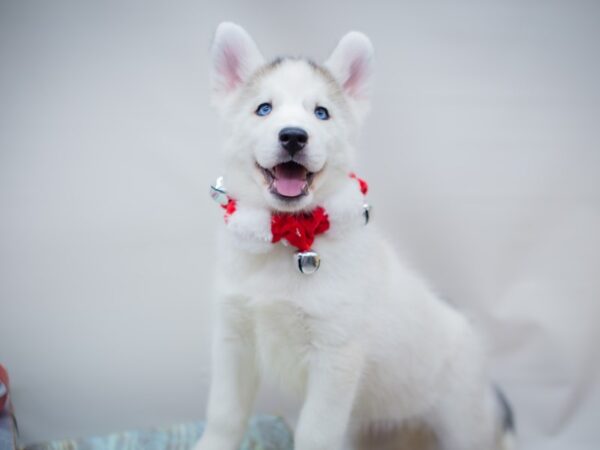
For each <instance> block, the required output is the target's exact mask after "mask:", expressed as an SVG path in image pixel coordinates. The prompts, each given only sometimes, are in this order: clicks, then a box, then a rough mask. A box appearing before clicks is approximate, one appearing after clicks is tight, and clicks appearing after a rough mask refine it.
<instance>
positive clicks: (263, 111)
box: [256, 103, 273, 116]
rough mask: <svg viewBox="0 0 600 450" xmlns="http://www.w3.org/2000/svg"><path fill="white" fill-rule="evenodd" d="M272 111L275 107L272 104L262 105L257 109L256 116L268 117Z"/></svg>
mask: <svg viewBox="0 0 600 450" xmlns="http://www.w3.org/2000/svg"><path fill="white" fill-rule="evenodd" d="M271 111H273V107H272V106H271V104H270V103H261V104H260V105H258V108H256V114H257V115H259V116H267V115H269V113H270V112H271Z"/></svg>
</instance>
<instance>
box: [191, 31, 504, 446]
mask: <svg viewBox="0 0 600 450" xmlns="http://www.w3.org/2000/svg"><path fill="white" fill-rule="evenodd" d="M211 53H212V89H213V93H212V94H213V98H212V99H213V102H214V105H215V106H216V108H217V110H218V111H219V112H220V114H221V116H222V118H223V121H224V127H225V143H224V162H225V163H224V169H225V173H224V180H225V185H226V186H227V196H228V197H227V199H228V200H229V203H228V205H227V206H226V209H227V212H226V219H227V220H226V223H225V224H224V225H223V229H222V232H221V237H220V243H219V245H220V247H219V255H218V257H219V261H218V262H217V265H218V267H219V268H220V269H219V270H217V273H218V275H217V280H216V283H217V287H218V293H219V295H218V299H217V300H218V302H217V320H216V326H215V333H214V341H213V342H214V343H213V355H212V358H213V367H212V381H211V389H210V396H209V403H208V412H207V425H206V430H205V432H204V436H203V437H202V439H201V440H200V441H199V442H198V444H197V445H196V450H237V449H238V446H239V444H240V442H241V439H242V436H243V434H244V430H245V427H246V424H247V419H248V417H249V414H250V413H251V411H252V404H253V400H254V398H255V394H256V390H257V385H258V380H259V374H260V372H261V371H263V372H268V373H269V374H274V375H275V376H276V377H277V378H278V379H279V380H281V382H282V384H283V385H284V386H285V387H287V388H289V389H290V390H293V391H295V392H297V393H299V394H300V395H301V396H302V398H303V406H302V409H301V411H300V415H299V419H298V423H297V427H296V430H295V437H294V441H295V448H296V449H297V450H340V449H368V450H377V449H397V448H400V447H401V442H404V440H405V437H404V436H403V434H402V433H403V432H404V431H405V430H406V429H407V425H411V424H416V423H418V424H420V425H422V426H424V427H426V428H427V429H428V430H431V432H430V434H431V436H433V438H432V442H430V443H428V445H433V447H432V448H440V449H444V450H500V449H502V450H507V449H511V448H514V447H513V443H512V435H513V434H512V431H513V430H512V418H511V415H510V410H509V408H508V404H507V403H506V401H505V400H504V398H503V397H502V395H501V394H500V393H499V391H497V390H496V389H495V388H494V387H493V385H492V383H491V382H490V379H489V376H488V373H487V369H486V362H485V360H486V358H485V354H484V351H483V348H482V347H483V346H482V344H481V342H480V339H479V338H478V336H477V335H476V333H475V331H474V329H473V327H472V326H471V324H470V323H469V322H468V321H467V320H466V319H465V317H464V316H463V315H462V314H461V313H459V312H458V311H457V310H456V309H454V308H452V307H451V306H449V305H448V304H447V303H446V302H444V301H443V300H441V299H440V298H439V297H438V296H437V295H436V294H435V293H434V291H433V290H432V289H431V288H430V287H429V286H428V285H427V283H425V282H424V281H423V280H422V279H421V278H420V277H419V276H418V275H416V274H415V273H413V272H412V271H411V270H409V269H408V268H407V267H405V265H404V264H403V262H402V261H401V260H400V259H399V258H398V256H397V255H396V254H395V253H394V251H393V250H392V248H391V246H390V245H389V244H388V243H387V242H386V241H385V240H384V239H383V238H382V237H381V236H380V235H379V234H378V232H377V230H376V229H375V228H374V227H373V225H369V226H367V227H365V226H364V216H363V202H364V200H363V195H362V193H361V190H360V189H359V186H358V183H357V179H356V177H350V176H348V174H349V173H351V172H353V171H354V170H355V167H354V154H355V150H356V149H355V145H356V138H357V134H358V131H359V128H360V125H361V122H362V120H363V119H364V116H365V113H366V111H367V108H368V98H367V95H368V89H367V87H368V84H369V78H370V72H371V70H370V68H371V62H372V56H373V48H372V46H371V42H370V41H369V39H368V38H367V37H366V36H365V35H364V34H361V33H358V32H351V33H348V34H347V35H345V36H344V37H343V38H342V39H341V41H340V42H339V44H338V45H337V47H336V48H335V49H334V50H333V53H332V54H331V56H330V57H329V58H328V59H327V61H325V63H323V64H316V63H314V62H311V61H308V60H305V59H298V58H279V59H276V60H274V61H271V62H266V61H265V60H264V59H263V57H262V55H261V53H260V52H259V50H258V48H257V46H256V44H255V43H254V41H253V40H252V39H251V38H250V36H249V35H248V34H247V33H246V32H245V31H244V30H243V29H242V28H241V27H239V26H237V25H235V24H232V23H222V24H221V25H219V27H218V29H217V31H216V35H215V37H214V42H213V44H212V51H211ZM378 156H382V155H377V152H374V153H373V157H375V158H377V157H378ZM381 159H382V164H385V158H381ZM317 208H320V209H321V211H322V212H323V213H324V215H325V216H326V217H327V227H325V228H327V229H326V230H325V231H323V230H322V231H323V232H322V233H321V234H318V233H317V234H318V235H317V236H316V237H315V239H314V245H313V247H314V248H315V250H317V251H318V254H319V255H320V258H321V261H322V264H321V267H320V269H319V270H318V271H317V272H315V273H313V274H312V275H307V274H306V273H301V271H299V270H298V265H297V264H296V263H295V261H294V252H295V249H294V248H293V246H291V245H288V246H286V245H282V244H281V243H273V242H274V241H275V240H276V239H275V238H276V237H275V236H274V232H273V227H272V220H273V217H274V215H287V216H294V215H295V216H303V217H312V216H311V214H312V213H313V212H314V211H315V210H316V209H317ZM288 240H289V239H288ZM312 269H314V267H312Z"/></svg>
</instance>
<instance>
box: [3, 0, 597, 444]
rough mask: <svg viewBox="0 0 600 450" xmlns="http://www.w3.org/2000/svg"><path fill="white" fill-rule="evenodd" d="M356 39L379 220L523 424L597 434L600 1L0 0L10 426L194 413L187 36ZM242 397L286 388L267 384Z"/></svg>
mask: <svg viewBox="0 0 600 450" xmlns="http://www.w3.org/2000/svg"><path fill="white" fill-rule="evenodd" d="M225 19H228V20H234V21H236V22H238V23H240V24H242V25H243V26H245V27H246V28H247V29H248V31H249V32H250V33H251V34H252V35H253V36H254V37H255V39H256V40H257V42H258V43H259V45H260V47H261V49H262V50H263V52H264V53H265V54H266V55H267V56H274V55H276V54H278V53H287V54H305V55H310V56H312V57H314V58H315V59H317V60H322V59H324V58H325V57H326V55H327V54H328V52H329V51H330V50H331V49H332V48H333V46H334V45H335V43H336V41H337V39H338V38H339V37H340V36H341V35H342V34H343V33H344V32H346V31H348V30H350V29H359V30H362V31H364V32H366V33H367V34H369V35H370V36H371V38H372V40H373V42H374V45H375V48H376V52H377V54H376V58H377V59H376V81H375V91H374V98H373V114H372V116H371V118H370V120H369V122H368V124H367V127H366V130H365V133H364V139H363V146H362V147H363V148H362V157H361V160H362V165H361V167H360V170H359V173H360V174H361V175H363V176H364V177H365V178H367V179H368V180H369V181H370V184H371V192H372V194H371V195H370V200H371V202H372V203H373V204H374V206H375V215H374V217H375V222H376V223H377V224H378V225H379V226H380V227H382V228H384V229H385V231H386V232H387V234H388V235H389V236H390V238H391V239H392V241H393V243H394V245H395V246H396V247H397V248H398V249H399V250H401V251H403V252H404V254H405V256H406V257H407V258H408V259H410V260H411V261H412V262H413V264H414V265H415V266H416V267H417V268H419V269H420V270H421V271H422V272H423V273H424V274H425V275H426V276H427V277H428V278H429V279H430V280H431V281H432V283H433V284H434V285H435V286H436V287H437V288H438V289H439V290H440V291H441V292H442V293H443V294H444V295H445V296H447V297H448V298H450V299H452V300H453V301H454V302H455V303H456V304H457V305H459V306H460V307H461V308H463V309H465V310H466V311H468V312H469V314H470V315H472V316H473V317H475V319H476V320H477V321H478V323H480V324H481V327H482V329H483V330H485V333H486V335H487V336H488V337H489V341H490V345H491V348H492V352H493V365H494V371H495V374H496V378H497V379H498V381H499V382H500V383H501V384H502V385H504V386H505V389H506V391H507V392H508V394H509V396H510V397H511V398H512V399H513V403H514V404H515V408H516V411H517V415H518V420H519V428H520V432H521V436H522V439H523V442H524V445H523V447H524V448H526V449H532V450H533V449H569V450H573V449H592V448H594V449H595V448H597V447H598V441H599V437H600V436H599V434H600V432H599V431H598V424H599V423H600V413H599V408H600V389H599V385H598V379H599V378H600V358H599V350H598V348H599V345H598V342H600V336H599V334H600V332H599V331H598V326H597V323H598V319H599V318H600V311H599V309H600V307H599V300H600V299H599V298H598V297H599V294H600V237H599V232H598V230H600V148H599V138H598V125H599V123H598V121H599V117H600V90H599V88H598V80H600V63H599V58H598V43H599V42H600V27H599V23H600V3H599V2H591V1H590V2H583V1H563V2H556V1H523V0H518V1H517V0H515V1H505V2H492V1H480V2H476V1H459V2H446V1H439V2H430V1H428V2H410V3H409V2H380V3H375V2H347V1H336V2H331V1H329V2H316V1H302V2H300V1H298V2H288V1H282V0H278V1H262V2H257V1H252V2H243V1H239V2H211V3H208V2H201V1H195V2H166V1H164V2H159V1H152V2H150V1H120V2H105V1H103V2H99V1H98V2H83V1H64V0H61V1H54V2H43V1H39V2H31V1H16V0H15V1H13V2H6V1H3V2H2V3H1V4H0V61H1V62H0V64H1V65H0V213H1V217H0V218H1V220H0V302H1V303H0V362H2V363H4V364H5V365H6V366H7V367H8V369H9V370H10V373H11V375H12V378H13V388H14V403H15V407H16V410H17V413H18V416H19V418H20V424H21V429H22V436H23V440H24V441H25V442H31V441H36V440H40V439H47V438H55V437H65V436H71V435H88V434H96V433H103V432H107V431H111V430H120V429H126V428H130V427H136V426H149V425H153V424H167V423H173V422H178V421H184V420H191V419H198V418H200V417H202V416H203V414H204V403H205V399H206V392H207V374H208V354H207V353H208V346H209V344H208V328H209V308H208V305H209V297H210V283H211V265H212V264H211V261H212V258H213V256H214V253H215V249H214V247H213V237H214V233H215V230H216V227H218V226H221V217H220V216H221V214H220V212H219V211H218V208H216V206H215V205H214V204H213V203H211V201H210V200H209V199H208V196H207V192H206V191H207V185H208V183H209V182H210V181H212V180H213V179H214V178H215V177H216V176H217V175H218V174H219V171H220V169H219V167H220V162H219V156H218V155H219V135H218V131H217V130H218V127H217V123H218V122H217V120H216V117H215V114H214V113H213V112H212V111H211V110H210V108H209V107H208V89H207V78H208V77H207V71H208V59H207V50H208V46H209V41H210V37H211V34H212V32H213V30H214V28H215V27H216V25H217V24H218V22H220V21H221V20H225ZM257 410H258V411H262V412H273V413H281V414H285V415H287V416H288V417H289V418H290V420H292V421H293V420H294V412H293V411H294V410H295V405H294V404H293V402H291V401H289V400H286V399H285V397H283V396H281V395H280V394H275V393H274V391H273V390H272V389H271V388H269V389H267V390H265V391H263V393H262V394H261V398H260V401H259V403H258V405H257Z"/></svg>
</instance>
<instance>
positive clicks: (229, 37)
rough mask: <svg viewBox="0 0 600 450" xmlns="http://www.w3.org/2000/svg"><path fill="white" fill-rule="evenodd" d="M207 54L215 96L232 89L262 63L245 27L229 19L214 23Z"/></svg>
mask: <svg viewBox="0 0 600 450" xmlns="http://www.w3.org/2000/svg"><path fill="white" fill-rule="evenodd" d="M211 56H212V74H211V78H212V80H211V81H212V88H213V90H214V93H215V95H217V96H225V95H227V94H230V93H232V92H234V91H235V90H236V89H238V88H239V87H240V86H241V85H242V84H243V83H244V82H245V81H246V80H247V79H248V77H249V76H250V75H251V74H252V73H253V72H254V71H255V70H256V69H258V67H260V66H261V65H262V64H263V63H264V58H263V57H262V55H261V54H260V51H259V50H258V47H257V46H256V44H255V43H254V41H253V40H252V38H251V37H250V35H249V34H248V33H247V32H246V30H244V29H243V28H242V27H240V26H239V25H236V24H234V23H231V22H223V23H221V24H220V25H219V26H218V27H217V31H216V32H215V37H214V39H213V43H212V47H211Z"/></svg>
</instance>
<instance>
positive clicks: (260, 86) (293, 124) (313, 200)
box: [211, 23, 373, 211]
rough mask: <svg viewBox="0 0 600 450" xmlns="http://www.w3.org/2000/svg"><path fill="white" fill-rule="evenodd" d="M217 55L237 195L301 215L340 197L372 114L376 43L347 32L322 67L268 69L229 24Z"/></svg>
mask: <svg viewBox="0 0 600 450" xmlns="http://www.w3.org/2000/svg"><path fill="white" fill-rule="evenodd" d="M211 53H212V88H213V97H212V99H213V103H214V105H215V106H216V107H217V109H218V111H219V112H220V113H221V116H222V117H223V119H224V122H225V133H226V135H225V137H226V140H225V151H226V153H225V160H226V161H225V162H226V174H225V175H226V182H227V186H228V189H229V190H230V192H231V193H232V195H233V196H234V197H235V198H237V199H239V200H242V201H245V202H248V203H250V204H254V205H257V206H259V205H265V204H266V206H267V207H269V208H270V209H274V210H278V211H299V210H309V209H311V208H313V207H314V206H316V205H317V204H319V203H320V202H322V201H323V200H324V199H326V198H327V196H328V195H331V194H332V193H333V192H335V190H336V189H337V188H338V187H339V186H340V183H342V182H343V181H346V180H347V176H348V171H349V170H350V168H351V165H352V159H353V154H354V141H355V139H356V136H357V132H358V128H359V125H360V122H361V120H362V118H363V117H364V115H365V113H366V110H367V108H368V102H367V98H366V96H367V86H368V81H369V75H370V63H371V59H372V54H373V49H372V46H371V43H370V41H369V39H368V38H367V37H366V36H365V35H363V34H361V33H357V32H351V33H348V34H347V35H345V36H344V37H343V38H342V39H341V41H340V42H339V44H338V45H337V47H336V48H335V50H334V51H333V53H332V54H331V56H330V57H329V58H328V59H327V61H326V62H325V63H324V64H323V65H317V64H315V63H313V62H310V61H307V60H304V59H296V58H281V59H276V60H275V61H273V62H269V63H266V62H265V60H264V59H263V57H262V55H261V54H260V52H259V50H258V48H257V46H256V44H255V43H254V41H253V40H252V38H251V37H250V36H249V35H248V33H246V31H244V29H242V28H241V27H239V26H238V25H235V24H232V23H222V24H221V25H219V27H218V29H217V31H216V34H215V38H214V42H213V45H212V52H211Z"/></svg>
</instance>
